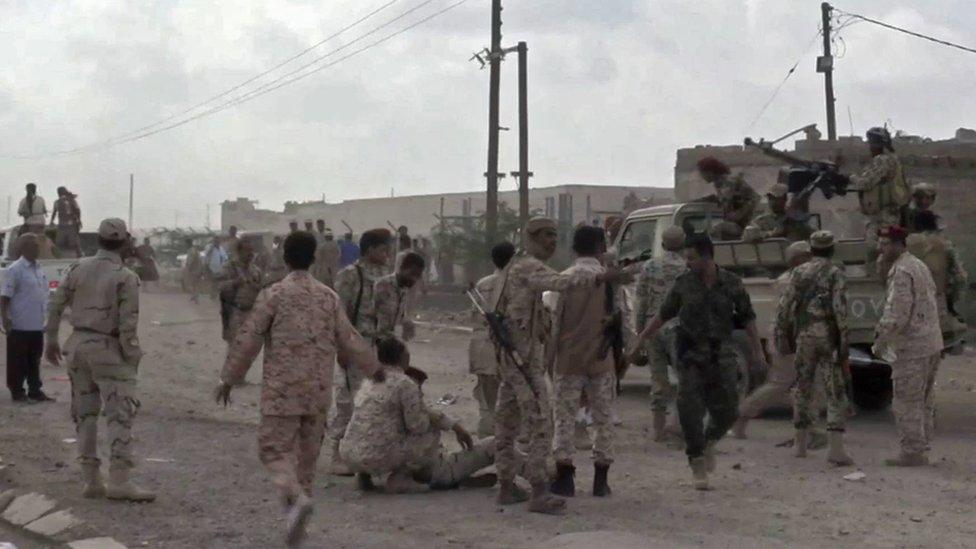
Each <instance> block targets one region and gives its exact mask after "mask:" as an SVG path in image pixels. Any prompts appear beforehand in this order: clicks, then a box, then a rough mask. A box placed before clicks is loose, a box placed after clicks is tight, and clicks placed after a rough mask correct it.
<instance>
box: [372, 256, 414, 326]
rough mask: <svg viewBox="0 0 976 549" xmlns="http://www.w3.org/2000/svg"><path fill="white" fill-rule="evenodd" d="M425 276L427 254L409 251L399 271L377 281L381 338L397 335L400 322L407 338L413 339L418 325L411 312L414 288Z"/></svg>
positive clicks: (377, 311)
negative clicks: (415, 324)
mask: <svg viewBox="0 0 976 549" xmlns="http://www.w3.org/2000/svg"><path fill="white" fill-rule="evenodd" d="M423 276H424V258H423V256H421V255H420V254H418V253H414V252H407V253H405V254H404V255H403V257H402V258H401V259H400V263H399V264H398V265H397V269H396V272H395V273H393V274H388V275H386V276H384V277H383V278H380V279H379V280H377V281H376V285H375V286H374V288H373V300H374V302H375V303H376V305H375V308H376V328H375V329H374V331H373V334H374V335H375V337H376V338H377V339H379V338H385V337H394V335H395V334H394V332H395V331H396V327H397V324H399V325H400V326H401V328H402V330H403V339H404V340H405V341H409V340H411V339H413V336H414V332H415V328H414V324H413V321H412V320H410V315H409V314H408V308H407V305H408V300H409V296H410V289H411V288H413V287H414V286H416V285H417V283H418V282H420V279H421V278H422V277H423Z"/></svg>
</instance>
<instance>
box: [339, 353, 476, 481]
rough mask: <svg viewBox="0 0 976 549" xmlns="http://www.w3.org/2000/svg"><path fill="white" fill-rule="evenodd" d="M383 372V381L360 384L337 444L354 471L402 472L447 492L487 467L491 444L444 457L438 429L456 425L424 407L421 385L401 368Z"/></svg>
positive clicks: (390, 368) (453, 421) (371, 472)
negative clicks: (351, 410)
mask: <svg viewBox="0 0 976 549" xmlns="http://www.w3.org/2000/svg"><path fill="white" fill-rule="evenodd" d="M385 370H386V379H385V380H384V381H383V382H382V383H374V382H372V381H370V380H366V381H365V382H363V386H362V387H361V388H360V390H359V392H358V393H357V394H356V409H355V411H354V412H353V414H352V419H350V420H349V427H348V429H347V430H346V436H345V437H343V439H342V442H341V443H340V444H339V453H340V455H341V456H342V459H343V461H345V462H346V463H347V464H348V465H349V466H350V468H351V469H352V470H354V471H356V472H361V473H369V474H371V475H385V474H389V473H393V472H403V473H407V474H410V475H413V476H415V477H420V478H424V479H429V482H430V484H431V486H433V487H436V488H449V487H453V486H456V485H457V483H458V482H460V481H461V480H463V479H465V478H468V477H470V476H471V475H473V474H474V473H475V472H477V471H478V470H480V469H483V468H485V467H487V466H489V465H491V463H492V461H493V457H494V441H491V440H488V441H486V442H482V443H480V444H477V445H476V446H475V448H473V449H471V450H461V451H459V452H455V453H453V454H446V453H445V452H444V448H443V447H442V446H441V431H448V430H451V429H453V428H454V427H455V426H456V425H457V423H458V422H457V421H455V420H453V419H451V418H449V417H447V416H446V415H444V414H443V413H441V412H438V411H435V410H431V409H430V408H428V407H427V405H426V404H425V403H424V397H423V394H422V393H421V390H420V386H419V385H417V383H416V382H415V381H414V380H412V379H410V378H409V377H407V376H406V375H405V374H404V373H403V371H402V370H400V369H399V368H395V367H386V368H385Z"/></svg>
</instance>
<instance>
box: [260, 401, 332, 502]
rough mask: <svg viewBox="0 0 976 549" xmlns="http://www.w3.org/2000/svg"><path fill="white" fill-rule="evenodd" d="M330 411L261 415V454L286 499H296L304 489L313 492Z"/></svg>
mask: <svg viewBox="0 0 976 549" xmlns="http://www.w3.org/2000/svg"><path fill="white" fill-rule="evenodd" d="M325 424H326V414H325V413H324V412H323V413H321V414H312V415H303V416H261V424H260V425H259V426H258V454H259V456H260V458H261V463H263V464H264V466H265V467H267V469H268V471H269V472H270V473H271V481H272V482H273V483H274V485H275V487H277V489H278V492H279V494H280V495H281V499H282V501H283V502H284V503H285V504H286V505H287V504H290V503H292V502H294V501H295V498H296V497H298V495H299V494H300V493H302V491H304V492H305V494H306V495H308V496H311V495H312V483H313V482H314V481H315V464H316V462H317V461H318V459H319V450H320V449H321V448H322V440H323V439H324V438H325Z"/></svg>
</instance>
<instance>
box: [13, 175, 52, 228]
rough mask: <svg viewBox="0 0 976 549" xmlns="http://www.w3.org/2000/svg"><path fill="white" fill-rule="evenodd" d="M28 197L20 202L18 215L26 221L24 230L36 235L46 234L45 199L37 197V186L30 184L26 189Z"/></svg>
mask: <svg viewBox="0 0 976 549" xmlns="http://www.w3.org/2000/svg"><path fill="white" fill-rule="evenodd" d="M25 189H26V191H27V196H25V197H24V198H22V199H21V200H20V205H18V206H17V215H19V216H20V217H22V218H23V219H24V229H25V230H26V231H27V232H30V233H34V234H44V222H45V221H47V205H45V204H44V198H42V197H40V196H37V184H35V183H28V184H27V186H26V187H25Z"/></svg>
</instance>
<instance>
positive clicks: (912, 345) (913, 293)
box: [875, 252, 942, 454]
mask: <svg viewBox="0 0 976 549" xmlns="http://www.w3.org/2000/svg"><path fill="white" fill-rule="evenodd" d="M887 283H888V294H887V299H886V301H885V308H884V313H883V314H882V315H881V320H879V321H878V326H877V328H876V331H877V333H876V336H875V349H876V350H877V352H878V353H879V354H881V355H882V356H885V355H887V354H889V353H893V355H894V360H893V362H892V365H891V379H892V382H893V383H894V400H893V402H892V405H891V408H892V411H893V412H894V414H895V421H896V423H897V424H898V435H899V437H900V438H901V448H902V451H903V452H904V453H906V454H921V453H924V452H925V447H926V445H927V443H928V442H929V441H930V440H931V438H932V435H933V434H934V433H933V431H934V427H935V392H934V390H933V389H934V384H935V375H936V372H937V370H938V367H939V361H940V359H941V353H942V334H941V332H940V329H939V312H938V304H937V303H936V290H935V282H934V281H933V280H932V275H931V274H930V273H929V269H928V267H926V266H925V264H924V263H922V262H921V261H920V260H919V259H918V258H916V257H915V256H913V255H911V254H910V253H908V252H905V253H903V254H902V255H901V256H900V257H899V258H898V259H897V260H895V262H894V263H893V264H892V267H891V270H890V271H889V272H888V281H887ZM886 351H887V352H886Z"/></svg>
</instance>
